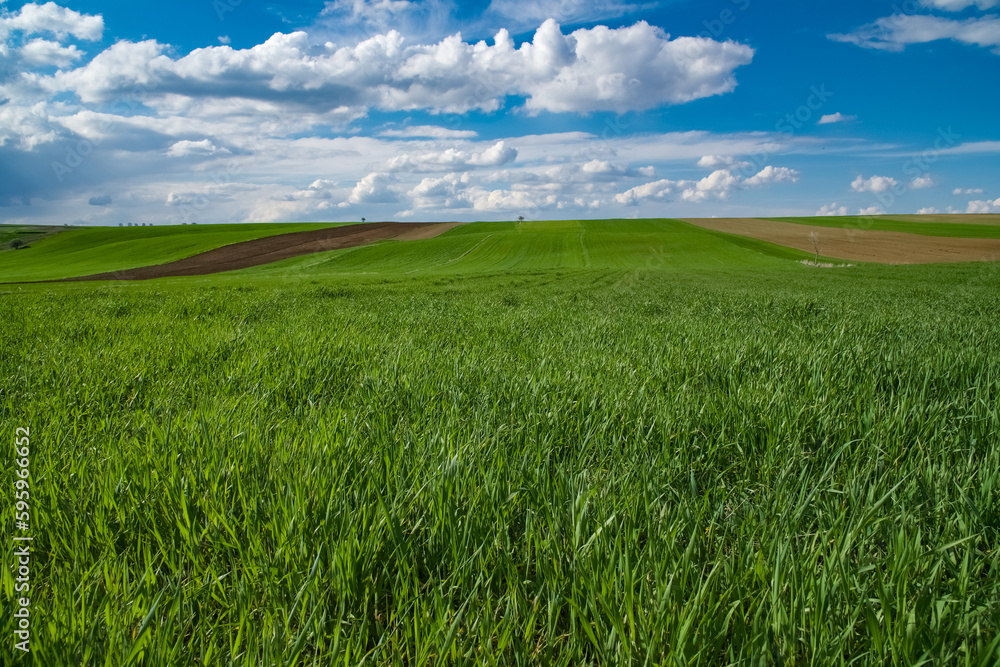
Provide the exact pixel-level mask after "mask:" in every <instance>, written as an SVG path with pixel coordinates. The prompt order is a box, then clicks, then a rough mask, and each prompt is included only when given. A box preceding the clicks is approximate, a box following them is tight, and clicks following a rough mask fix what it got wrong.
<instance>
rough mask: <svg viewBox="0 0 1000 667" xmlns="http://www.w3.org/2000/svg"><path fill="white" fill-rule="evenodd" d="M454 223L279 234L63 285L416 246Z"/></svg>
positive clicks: (387, 224)
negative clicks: (397, 244)
mask: <svg viewBox="0 0 1000 667" xmlns="http://www.w3.org/2000/svg"><path fill="white" fill-rule="evenodd" d="M457 224H459V223H457V222H368V223H364V224H359V225H346V226H344V227H330V228H328V229H317V230H315V231H309V232H293V233H290V234H279V235H277V236H269V237H267V238H262V239H254V240H253V241H243V242H241V243H233V244H231V245H227V246H222V247H221V248H215V249H214V250H209V251H207V252H203V253H200V254H197V255H193V256H191V257H186V258H184V259H180V260H177V261H176V262H168V263H167V264H158V265H155V266H143V267H139V268H136V269H125V270H123V271H109V272H107V273H95V274H93V275H89V276H79V277H77V278H64V279H63V280H62V281H56V282H65V281H77V280H149V279H151V278H168V277H175V276H202V275H206V274H209V273H221V272H223V271H233V270H235V269H245V268H247V267H251V266H257V265H259V264H270V263H271V262H277V261H279V260H282V259H288V258H289V257H297V256H299V255H307V254H310V253H316V252H324V251H326V250H337V249H339V248H353V247H354V246H359V245H366V244H368V243H375V242H376V241H386V240H390V239H394V240H400V241H416V240H419V239H429V238H433V237H435V236H437V235H439V234H443V233H444V232H446V231H448V230H449V229H451V228H452V227H454V226H455V225H457Z"/></svg>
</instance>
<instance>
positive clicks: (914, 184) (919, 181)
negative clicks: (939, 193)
mask: <svg viewBox="0 0 1000 667" xmlns="http://www.w3.org/2000/svg"><path fill="white" fill-rule="evenodd" d="M935 185H937V183H936V182H935V181H934V179H933V178H931V177H930V176H918V177H917V178H914V179H913V180H912V181H910V189H911V190H922V189H924V188H932V187H934V186H935Z"/></svg>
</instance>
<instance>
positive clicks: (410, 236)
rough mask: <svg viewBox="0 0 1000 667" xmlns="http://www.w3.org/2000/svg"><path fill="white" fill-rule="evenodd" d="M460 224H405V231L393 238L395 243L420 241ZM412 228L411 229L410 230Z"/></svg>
mask: <svg viewBox="0 0 1000 667" xmlns="http://www.w3.org/2000/svg"><path fill="white" fill-rule="evenodd" d="M460 224H462V223H460V222H434V223H431V224H412V225H411V224H406V227H407V230H406V231H405V232H403V233H402V234H400V235H399V236H396V237H393V240H395V241H422V240H424V239H432V238H434V237H435V236H440V235H441V234H444V233H445V232H446V231H448V230H449V229H451V228H452V227H457V226H458V225H460ZM411 227H412V229H411Z"/></svg>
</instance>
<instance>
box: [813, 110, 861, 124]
mask: <svg viewBox="0 0 1000 667" xmlns="http://www.w3.org/2000/svg"><path fill="white" fill-rule="evenodd" d="M857 119H858V117H857V116H846V115H844V114H842V113H840V112H839V111H838V112H837V113H828V114H824V115H823V116H820V119H819V120H818V121H816V124H817V125H832V124H833V123H850V122H852V121H855V120H857Z"/></svg>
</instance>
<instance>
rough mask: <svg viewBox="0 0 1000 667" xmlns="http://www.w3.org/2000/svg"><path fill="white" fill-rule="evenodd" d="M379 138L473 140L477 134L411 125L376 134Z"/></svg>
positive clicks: (433, 126) (432, 126)
mask: <svg viewBox="0 0 1000 667" xmlns="http://www.w3.org/2000/svg"><path fill="white" fill-rule="evenodd" d="M378 134H379V136H380V137H399V138H402V139H412V138H428V139H475V138H476V137H478V136H479V133H478V132H476V131H474V130H452V129H449V128H447V127H439V126H437V125H413V126H411V127H400V128H392V129H388V130H382V131H381V132H379V133H378Z"/></svg>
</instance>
